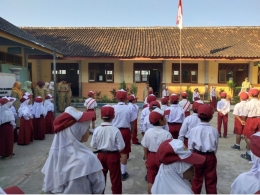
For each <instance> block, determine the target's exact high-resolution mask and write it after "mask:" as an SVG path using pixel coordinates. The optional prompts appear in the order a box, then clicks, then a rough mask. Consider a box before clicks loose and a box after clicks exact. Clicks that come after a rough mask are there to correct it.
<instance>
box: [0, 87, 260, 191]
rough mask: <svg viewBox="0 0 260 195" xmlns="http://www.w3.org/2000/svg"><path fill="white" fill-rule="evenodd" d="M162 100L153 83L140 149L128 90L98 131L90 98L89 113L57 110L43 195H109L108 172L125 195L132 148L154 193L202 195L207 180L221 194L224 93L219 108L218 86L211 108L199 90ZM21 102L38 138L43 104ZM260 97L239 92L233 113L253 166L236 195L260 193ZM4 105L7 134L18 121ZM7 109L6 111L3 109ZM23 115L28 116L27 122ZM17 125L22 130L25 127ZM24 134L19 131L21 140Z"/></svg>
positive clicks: (146, 96) (106, 110)
mask: <svg viewBox="0 0 260 195" xmlns="http://www.w3.org/2000/svg"><path fill="white" fill-rule="evenodd" d="M58 91H59V92H61V93H62V96H61V99H59V100H61V101H60V102H61V104H59V105H64V102H65V101H63V100H64V99H65V98H64V97H65V95H66V92H67V88H66V85H65V83H62V82H61V84H60V85H59V87H58ZM163 94H164V96H163V97H162V98H161V100H160V101H158V99H157V98H156V96H155V95H154V94H153V89H152V88H151V87H149V84H147V86H146V88H145V89H144V91H143V100H144V102H145V103H144V106H143V109H142V111H141V115H140V121H139V127H140V131H141V133H142V136H143V137H142V140H141V141H140V142H139V140H138V138H137V118H138V114H139V113H138V112H139V107H138V105H137V104H136V103H137V98H136V97H135V96H134V95H133V94H131V95H129V94H128V93H127V92H126V91H124V90H123V89H120V90H118V91H117V93H116V99H117V101H118V103H117V104H116V105H113V106H110V105H105V106H103V107H101V109H100V116H101V119H102V120H103V122H102V123H101V124H100V126H98V127H95V120H96V107H97V103H96V100H95V98H94V92H93V91H89V92H88V99H86V101H85V103H84V106H85V107H86V111H84V112H81V111H79V110H77V109H75V108H74V107H71V106H68V107H67V108H65V110H63V109H62V108H64V107H60V111H64V112H62V114H61V115H60V116H58V117H57V118H56V119H55V120H54V121H53V123H52V127H53V131H52V132H55V136H54V139H53V142H52V146H51V149H50V152H49V157H48V159H47V160H46V163H45V165H44V167H43V169H42V173H43V174H44V182H43V191H44V192H46V193H66V194H67V193H68V194H72V193H77V194H81V193H85V194H92V193H104V192H105V185H106V178H107V174H108V172H109V174H110V180H111V183H112V187H111V189H112V193H113V194H122V182H123V181H125V180H127V178H128V177H129V176H131V173H128V172H129V171H127V161H128V159H129V156H130V153H131V144H134V145H142V146H143V161H144V167H145V168H146V170H147V175H146V176H145V178H144V179H145V180H146V181H147V182H148V185H147V192H148V193H149V194H151V193H152V194H193V193H194V194H200V193H201V189H202V185H203V182H204V181H205V189H206V193H207V194H217V179H218V177H217V171H216V169H217V158H216V153H217V150H218V143H219V138H222V137H223V138H226V137H227V123H228V112H230V102H229V101H228V100H227V99H226V98H227V94H226V93H225V92H221V93H220V97H221V99H220V100H219V101H217V94H216V91H215V87H213V88H212V91H211V93H210V96H211V102H210V105H208V104H204V103H203V101H201V100H200V95H199V92H198V89H197V88H196V89H195V90H194V94H193V102H190V101H189V100H188V99H187V97H188V94H187V93H186V92H183V93H181V94H180V95H178V94H171V95H170V94H169V93H168V88H167V87H165V89H164V92H163ZM21 95H22V98H21V99H22V101H21V102H22V104H23V103H24V105H23V106H24V108H23V109H22V110H20V112H21V114H20V112H19V109H18V117H20V118H21V117H24V120H25V121H26V119H29V120H30V119H33V120H35V121H37V122H35V125H34V123H33V122H31V123H30V124H31V126H30V128H31V131H30V132H31V134H32V135H35V134H36V135H37V136H38V137H41V136H42V134H41V133H42V131H37V133H35V128H36V129H37V130H38V129H40V128H41V127H39V126H40V124H43V120H45V118H46V117H45V116H46V115H47V114H46V108H45V104H46V103H45V102H44V104H42V102H43V98H42V97H40V96H37V97H36V98H34V104H33V106H30V104H29V102H30V101H31V94H30V93H28V94H26V93H25V94H23V93H21ZM48 95H49V97H52V96H51V95H50V94H48ZM180 96H181V100H180ZM258 96H259V91H258V90H257V89H255V88H253V89H250V90H249V92H248V93H246V92H243V93H240V100H241V102H240V103H238V104H237V105H236V106H235V109H234V112H233V114H234V116H235V117H236V120H235V127H234V133H236V134H237V137H236V144H235V145H234V146H232V148H233V149H240V145H239V144H240V140H241V135H244V136H245V141H246V143H247V152H246V154H242V155H241V157H242V158H245V159H247V160H250V161H252V164H253V165H252V169H251V170H250V171H249V172H246V173H242V174H241V175H239V176H238V177H237V178H236V179H235V181H234V182H233V183H232V185H231V193H236V194H238V193H244V194H246V193H251V194H253V193H256V192H257V191H259V190H260V177H259V176H260V168H259V167H260V153H259V151H260V100H258ZM3 99H4V98H2V99H1V113H2V112H8V113H9V115H10V119H12V120H10V121H9V122H8V125H9V126H8V128H7V127H5V126H4V127H5V128H6V129H9V130H11V129H13V128H14V126H15V123H14V115H11V112H12V111H11V109H10V110H9V108H8V109H7V107H8V105H9V104H10V105H12V103H9V102H12V101H11V100H3ZM10 99H11V98H10ZM46 100H47V96H46ZM46 100H45V101H46ZM5 102H6V103H8V105H6V106H5V104H6V103H5ZM21 107H22V105H21ZM46 107H48V106H46ZM26 110H27V111H26ZM23 111H25V113H27V114H24V115H22V113H23ZM29 111H30V112H29ZM215 111H217V117H218V127H217V129H216V128H214V127H213V126H211V124H210V121H211V120H212V118H213V115H214V113H215ZM12 113H13V112H12ZM1 116H3V115H1ZM12 117H13V118H12ZM1 121H3V122H2V123H1V129H0V130H1V131H2V125H6V120H5V119H3V118H1ZM20 121H21V124H20V128H21V125H22V120H20ZM222 123H223V127H224V132H223V134H222V132H221V126H222ZM36 125H38V126H36ZM28 126H29V125H27V126H26V127H27V128H28ZM44 129H46V128H44ZM45 132H46V130H45ZM20 133H21V130H20V129H19V136H20ZM90 133H93V135H92V139H91V142H90V146H91V147H92V148H94V149H95V151H94V152H92V151H91V150H90V149H89V148H88V147H86V146H85V145H84V144H82V143H83V142H87V141H88V138H89V134H90ZM19 136H18V137H19ZM29 141H31V140H29ZM95 154H97V156H96V155H95Z"/></svg>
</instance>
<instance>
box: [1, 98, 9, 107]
mask: <svg viewBox="0 0 260 195" xmlns="http://www.w3.org/2000/svg"><path fill="white" fill-rule="evenodd" d="M7 102H8V99H6V98H1V99H0V104H1V105H5V104H6V103H7Z"/></svg>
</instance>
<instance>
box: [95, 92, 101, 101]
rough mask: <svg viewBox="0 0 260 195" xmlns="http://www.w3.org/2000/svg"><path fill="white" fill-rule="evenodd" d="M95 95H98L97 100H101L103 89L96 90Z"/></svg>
mask: <svg viewBox="0 0 260 195" xmlns="http://www.w3.org/2000/svg"><path fill="white" fill-rule="evenodd" d="M95 97H96V100H97V101H100V99H101V97H102V96H101V91H96V92H95Z"/></svg>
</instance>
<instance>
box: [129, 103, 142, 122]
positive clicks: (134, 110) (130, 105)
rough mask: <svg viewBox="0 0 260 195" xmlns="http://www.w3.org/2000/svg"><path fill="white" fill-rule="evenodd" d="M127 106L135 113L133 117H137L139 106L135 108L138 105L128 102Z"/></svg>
mask: <svg viewBox="0 0 260 195" xmlns="http://www.w3.org/2000/svg"><path fill="white" fill-rule="evenodd" d="M128 107H129V108H130V109H131V110H132V112H133V113H135V119H137V117H138V111H139V108H137V107H138V106H137V105H135V104H133V103H131V102H129V103H128Z"/></svg>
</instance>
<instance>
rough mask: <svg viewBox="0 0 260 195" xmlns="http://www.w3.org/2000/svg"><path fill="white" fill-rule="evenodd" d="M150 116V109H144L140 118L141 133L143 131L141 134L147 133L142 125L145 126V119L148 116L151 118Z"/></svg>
mask: <svg viewBox="0 0 260 195" xmlns="http://www.w3.org/2000/svg"><path fill="white" fill-rule="evenodd" d="M149 114H150V109H149V107H146V108H144V109H143V110H142V112H141V117H140V131H141V132H145V130H143V129H142V125H143V123H144V118H145V117H146V116H149Z"/></svg>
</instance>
